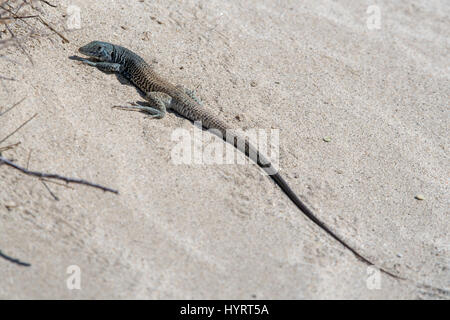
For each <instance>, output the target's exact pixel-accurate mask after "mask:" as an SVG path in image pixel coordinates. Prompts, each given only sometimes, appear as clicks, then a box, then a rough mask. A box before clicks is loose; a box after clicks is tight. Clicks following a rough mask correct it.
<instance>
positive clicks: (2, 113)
mask: <svg viewBox="0 0 450 320" xmlns="http://www.w3.org/2000/svg"><path fill="white" fill-rule="evenodd" d="M26 98H27V97H23V98H22V100H20V101H19V102H16V103H14V104H13V106H12V107H11V108H9V109H7V110H6V111H4V112H1V113H0V116H2V115H4V114H5V113H7V112H8V111H10V110H12V109H14V108H15V107H17V106H18V105H19V104H21V103H22V102H23V101H24V100H25V99H26Z"/></svg>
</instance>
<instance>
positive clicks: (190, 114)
mask: <svg viewBox="0 0 450 320" xmlns="http://www.w3.org/2000/svg"><path fill="white" fill-rule="evenodd" d="M185 99H189V98H185ZM177 112H179V113H181V114H182V115H183V116H185V117H186V118H188V119H190V120H192V121H200V122H201V125H202V126H203V127H204V128H206V129H210V130H211V132H212V133H214V134H216V135H218V136H219V137H221V138H222V139H224V140H225V142H228V143H230V144H232V145H233V146H234V147H236V149H238V150H239V151H241V152H243V153H244V154H245V155H246V156H247V157H248V158H250V159H251V160H252V161H254V162H255V163H257V164H258V166H260V167H261V168H262V169H263V170H264V171H265V172H266V173H268V174H269V175H270V177H271V178H272V179H273V180H274V181H275V183H276V184H277V185H278V186H279V187H280V188H281V190H283V192H284V193H285V194H286V195H287V196H288V197H289V199H291V201H292V202H293V203H294V204H295V205H296V206H297V207H298V208H299V209H300V211H301V212H303V214H304V215H305V216H307V217H308V218H309V219H310V220H312V221H313V222H314V223H315V224H316V225H318V226H319V227H320V228H322V229H323V230H324V231H325V232H326V233H328V234H329V235H330V236H332V237H333V238H334V239H336V240H337V241H338V242H339V243H341V244H342V245H343V246H344V247H345V248H347V249H348V250H350V251H351V252H352V253H353V254H354V255H355V256H356V257H357V258H358V259H360V260H361V261H363V262H365V263H367V264H368V265H375V264H374V263H372V262H371V261H370V260H368V259H367V258H364V257H363V256H362V255H361V254H359V253H358V251H356V250H355V249H353V248H352V247H351V246H350V245H348V244H347V243H346V242H345V241H344V240H343V239H342V238H341V237H339V236H338V235H336V234H335V233H334V232H333V231H331V229H330V228H329V227H328V226H327V225H326V224H325V223H323V222H322V221H321V220H320V219H319V218H317V217H316V216H315V215H314V214H313V213H312V211H311V210H310V209H309V208H308V207H307V206H306V205H305V204H304V203H303V202H302V201H301V200H300V199H299V198H298V197H297V195H296V194H295V193H294V191H292V189H291V187H289V185H288V184H287V182H286V181H285V180H284V179H283V178H282V177H281V175H280V174H279V173H278V172H277V170H276V168H275V167H274V166H273V165H272V163H271V162H270V161H269V160H268V159H267V158H266V157H265V156H264V155H263V154H261V153H260V152H259V151H258V149H256V148H255V147H254V146H253V145H252V144H251V143H250V142H249V140H248V139H247V138H243V137H240V136H239V135H238V134H236V133H235V132H234V130H233V129H230V128H228V126H227V124H226V123H225V122H223V121H221V120H219V119H218V118H216V117H215V116H214V115H213V114H212V113H210V112H208V111H207V110H206V109H204V108H203V107H200V106H199V105H197V104H196V103H195V102H194V101H190V102H189V103H181V104H180V105H179V108H178V109H177ZM378 269H379V270H380V271H382V272H384V273H386V274H388V275H390V276H392V277H394V278H397V279H403V278H400V277H399V276H396V275H394V274H392V273H390V272H389V271H386V270H383V269H381V268H378Z"/></svg>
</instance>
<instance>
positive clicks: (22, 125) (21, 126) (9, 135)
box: [0, 113, 38, 143]
mask: <svg viewBox="0 0 450 320" xmlns="http://www.w3.org/2000/svg"><path fill="white" fill-rule="evenodd" d="M37 115H38V114H37V113H35V114H34V116H32V117H31V118H30V119H28V120H27V121H25V122H24V123H22V124H21V125H20V126H19V127H18V128H17V129H16V130H14V131H13V132H11V133H10V134H8V135H7V136H6V137H5V138H3V140H1V141H0V143H2V142H4V141H5V140H6V139H8V138H9V137H11V136H12V135H13V134H14V133H16V132H17V131H19V130H20V129H22V128H23V127H24V126H25V125H26V124H27V123H28V122H30V121H31V120H33V119H34V118H35V117H36V116H37Z"/></svg>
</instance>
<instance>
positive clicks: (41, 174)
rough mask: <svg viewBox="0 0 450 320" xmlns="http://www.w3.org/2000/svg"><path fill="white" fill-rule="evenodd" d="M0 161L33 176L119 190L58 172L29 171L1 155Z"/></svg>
mask: <svg viewBox="0 0 450 320" xmlns="http://www.w3.org/2000/svg"><path fill="white" fill-rule="evenodd" d="M1 163H4V164H6V165H7V166H9V167H12V168H14V169H17V170H19V171H20V172H22V173H24V174H26V175H29V176H35V177H39V178H49V179H57V180H62V181H64V182H66V183H77V184H84V185H86V186H90V187H93V188H97V189H101V190H103V191H108V192H112V193H115V194H118V193H119V191H117V190H114V189H110V188H108V187H104V186H101V185H99V184H95V183H92V182H89V181H86V180H82V179H75V178H67V177H64V176H60V175H58V174H53V173H44V172H38V171H30V170H27V169H25V168H23V167H21V166H19V165H17V164H15V163H14V162H12V161H9V160H8V159H6V158H4V157H2V156H0V164H1Z"/></svg>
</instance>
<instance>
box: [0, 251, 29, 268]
mask: <svg viewBox="0 0 450 320" xmlns="http://www.w3.org/2000/svg"><path fill="white" fill-rule="evenodd" d="M0 257H1V258H3V259H5V260H8V261H9V262H12V263H15V264H17V265H19V266H22V267H30V266H31V264H29V263H27V262H22V261H20V260H19V259H15V258H11V257H10V256H7V255H6V254H4V253H3V252H2V251H1V250H0Z"/></svg>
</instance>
